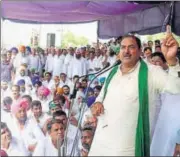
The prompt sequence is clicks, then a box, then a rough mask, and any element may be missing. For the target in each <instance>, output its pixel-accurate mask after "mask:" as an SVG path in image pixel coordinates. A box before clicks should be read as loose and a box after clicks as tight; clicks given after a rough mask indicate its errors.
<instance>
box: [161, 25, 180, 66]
mask: <svg viewBox="0 0 180 157" xmlns="http://www.w3.org/2000/svg"><path fill="white" fill-rule="evenodd" d="M178 46H179V44H178V42H177V41H176V39H175V38H174V37H173V34H172V32H171V26H169V25H167V27H166V37H165V38H164V39H163V40H162V44H161V50H162V53H163V54H164V57H165V58H166V61H167V63H168V64H169V65H175V64H176V62H177V60H176V54H177V49H178Z"/></svg>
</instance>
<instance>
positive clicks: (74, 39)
mask: <svg viewBox="0 0 180 157" xmlns="http://www.w3.org/2000/svg"><path fill="white" fill-rule="evenodd" d="M61 43H62V44H61V47H62V48H67V47H68V46H69V45H71V46H73V47H77V46H83V45H87V44H88V43H89V40H88V39H87V38H86V37H84V36H76V35H75V34H73V33H72V32H70V31H67V32H65V33H64V34H63V35H62V42H61Z"/></svg>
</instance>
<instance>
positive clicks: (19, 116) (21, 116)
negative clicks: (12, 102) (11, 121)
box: [15, 107, 27, 124]
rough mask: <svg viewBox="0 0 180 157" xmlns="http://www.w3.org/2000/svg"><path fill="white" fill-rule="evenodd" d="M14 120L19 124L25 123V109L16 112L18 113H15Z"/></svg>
mask: <svg viewBox="0 0 180 157" xmlns="http://www.w3.org/2000/svg"><path fill="white" fill-rule="evenodd" d="M15 116H16V118H17V120H18V121H19V122H20V123H23V124H24V123H25V121H26V119H27V112H26V109H25V108H22V107H21V108H20V109H19V110H18V112H17V113H16V115H15Z"/></svg>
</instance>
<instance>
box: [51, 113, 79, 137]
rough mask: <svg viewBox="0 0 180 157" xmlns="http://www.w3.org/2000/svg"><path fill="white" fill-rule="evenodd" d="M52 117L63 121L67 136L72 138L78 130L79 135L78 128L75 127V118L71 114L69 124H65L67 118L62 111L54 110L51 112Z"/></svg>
mask: <svg viewBox="0 0 180 157" xmlns="http://www.w3.org/2000/svg"><path fill="white" fill-rule="evenodd" d="M53 119H57V120H60V121H62V122H63V124H64V127H65V129H68V130H67V131H68V132H67V136H68V137H69V138H72V139H74V138H75V136H76V133H77V132H78V136H79V137H80V130H79V129H78V128H77V120H76V119H75V118H74V117H73V116H71V117H70V119H69V120H70V121H69V122H70V124H69V126H67V123H68V119H67V116H66V113H65V112H64V111H57V112H55V113H54V114H53ZM67 127H68V128H67ZM78 139H79V138H78Z"/></svg>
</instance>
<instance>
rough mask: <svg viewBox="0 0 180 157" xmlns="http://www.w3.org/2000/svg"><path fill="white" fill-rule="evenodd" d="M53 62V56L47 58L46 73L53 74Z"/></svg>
mask: <svg viewBox="0 0 180 157" xmlns="http://www.w3.org/2000/svg"><path fill="white" fill-rule="evenodd" d="M53 61H54V56H52V54H49V55H48V56H47V60H46V64H45V71H46V72H51V73H52V72H53V64H52V63H53Z"/></svg>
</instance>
